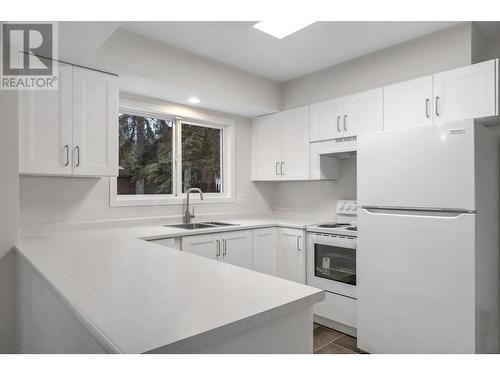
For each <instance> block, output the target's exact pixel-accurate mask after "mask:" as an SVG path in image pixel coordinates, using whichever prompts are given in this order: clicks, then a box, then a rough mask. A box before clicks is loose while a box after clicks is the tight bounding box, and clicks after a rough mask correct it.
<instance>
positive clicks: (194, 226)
mask: <svg viewBox="0 0 500 375" xmlns="http://www.w3.org/2000/svg"><path fill="white" fill-rule="evenodd" d="M164 226H165V227H171V228H181V229H204V228H213V227H214V226H215V225H210V224H205V223H188V224H172V225H164Z"/></svg>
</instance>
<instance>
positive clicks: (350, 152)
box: [318, 137, 358, 159]
mask: <svg viewBox="0 0 500 375" xmlns="http://www.w3.org/2000/svg"><path fill="white" fill-rule="evenodd" d="M318 143H319V147H318V148H319V150H318V155H319V156H325V157H331V158H339V159H345V158H354V157H356V152H357V149H358V148H357V142H356V137H350V138H343V139H333V140H328V141H321V142H318Z"/></svg>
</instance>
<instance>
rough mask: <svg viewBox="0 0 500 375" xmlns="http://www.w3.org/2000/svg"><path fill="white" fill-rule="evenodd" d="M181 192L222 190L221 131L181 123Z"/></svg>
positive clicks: (216, 191) (217, 191)
mask: <svg viewBox="0 0 500 375" xmlns="http://www.w3.org/2000/svg"><path fill="white" fill-rule="evenodd" d="M181 134H182V137H181V139H182V142H181V148H182V192H184V193H185V192H186V191H187V190H188V189H189V188H192V187H196V188H199V189H201V191H203V192H207V193H220V192H221V191H222V176H221V173H222V165H221V163H222V159H221V152H222V130H221V129H215V128H208V127H201V126H196V125H192V124H186V123H182V130H181Z"/></svg>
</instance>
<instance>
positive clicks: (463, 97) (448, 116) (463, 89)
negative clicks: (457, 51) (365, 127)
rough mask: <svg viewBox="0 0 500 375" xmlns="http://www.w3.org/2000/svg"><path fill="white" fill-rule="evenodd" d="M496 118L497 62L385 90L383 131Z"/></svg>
mask: <svg viewBox="0 0 500 375" xmlns="http://www.w3.org/2000/svg"><path fill="white" fill-rule="evenodd" d="M491 116H498V60H489V61H485V62H482V63H479V64H473V65H467V66H465V67H462V68H458V69H453V70H448V71H446V72H442V73H438V74H434V75H432V76H426V77H421V78H417V79H414V80H411V81H406V82H401V83H397V84H394V85H390V86H386V87H384V130H393V129H404V128H412V127H416V126H426V125H433V124H443V123H447V122H453V121H458V120H466V119H474V118H484V117H491Z"/></svg>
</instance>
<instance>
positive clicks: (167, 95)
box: [86, 29, 281, 117]
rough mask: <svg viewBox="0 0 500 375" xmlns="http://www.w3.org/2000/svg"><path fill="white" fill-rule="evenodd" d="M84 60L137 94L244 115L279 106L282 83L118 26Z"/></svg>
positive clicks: (269, 110)
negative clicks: (194, 101)
mask: <svg viewBox="0 0 500 375" xmlns="http://www.w3.org/2000/svg"><path fill="white" fill-rule="evenodd" d="M88 64H90V66H92V67H97V68H100V69H103V70H106V71H109V72H113V73H117V74H118V75H119V76H120V90H121V91H124V92H128V93H132V94H136V95H142V96H149V97H153V98H158V99H163V100H166V101H172V102H176V103H186V100H187V99H188V98H189V97H191V96H197V97H199V98H200V99H201V100H202V106H203V107H204V108H210V109H212V110H217V111H221V112H226V113H233V114H238V115H242V116H248V117H253V116H257V115H261V114H263V113H270V112H276V111H278V110H279V109H280V108H281V86H280V85H279V84H278V83H276V82H274V81H271V80H270V79H267V78H263V77H261V76H258V75H255V74H251V73H247V72H244V71H242V70H240V69H237V68H233V67H230V66H228V65H224V64H221V63H218V62H215V61H213V60H209V59H206V58H203V57H200V56H197V55H194V54H191V53H189V52H185V51H182V50H180V49H177V48H174V47H170V46H167V45H165V44H162V43H159V42H155V41H152V40H150V39H147V38H144V37H143V36H140V35H137V34H134V33H131V32H127V31H124V30H120V29H119V30H118V31H117V32H115V33H114V34H113V35H112V36H111V37H110V38H109V39H108V40H107V41H106V42H105V43H104V44H103V45H102V46H101V48H100V49H99V50H98V51H97V53H96V54H95V55H94V57H93V58H92V59H91V60H90V61H89V63H88ZM88 64H86V65H88Z"/></svg>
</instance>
